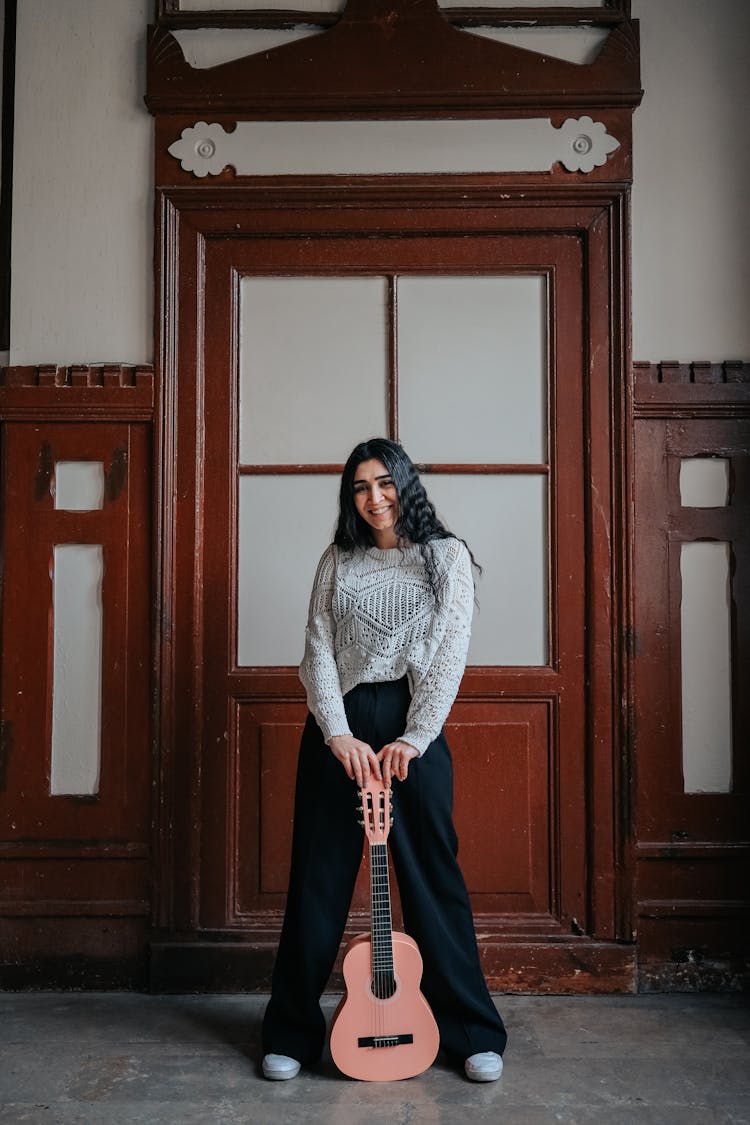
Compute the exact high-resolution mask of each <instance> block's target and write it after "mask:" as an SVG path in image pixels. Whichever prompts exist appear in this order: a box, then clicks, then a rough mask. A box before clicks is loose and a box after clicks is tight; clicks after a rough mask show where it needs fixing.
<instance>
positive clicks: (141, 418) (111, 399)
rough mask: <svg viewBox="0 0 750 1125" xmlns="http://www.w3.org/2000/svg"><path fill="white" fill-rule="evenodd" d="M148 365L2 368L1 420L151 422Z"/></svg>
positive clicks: (151, 387)
mask: <svg viewBox="0 0 750 1125" xmlns="http://www.w3.org/2000/svg"><path fill="white" fill-rule="evenodd" d="M153 413H154V369H153V367H152V366H151V365H150V364H141V365H129V364H116V363H103V364H73V365H71V366H68V367H65V366H59V365H57V364H52V363H48V364H41V365H39V366H33V365H26V366H11V367H2V368H0V420H3V421H15V422H23V421H55V420H66V421H75V420H76V419H79V420H83V421H97V422H105V421H124V422H150V421H151V420H152V418H153Z"/></svg>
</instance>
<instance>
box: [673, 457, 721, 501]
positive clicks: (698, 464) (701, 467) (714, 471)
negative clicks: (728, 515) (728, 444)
mask: <svg viewBox="0 0 750 1125" xmlns="http://www.w3.org/2000/svg"><path fill="white" fill-rule="evenodd" d="M728 499H729V462H728V461H726V460H724V458H722V457H685V458H683V460H682V461H681V462H680V503H681V504H682V506H683V507H684V508H723V507H724V506H725V505H726V503H727V500H728Z"/></svg>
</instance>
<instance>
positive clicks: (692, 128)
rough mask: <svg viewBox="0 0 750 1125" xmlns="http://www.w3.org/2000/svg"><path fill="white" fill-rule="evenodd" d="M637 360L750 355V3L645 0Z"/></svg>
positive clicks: (637, 8) (637, 141) (637, 192)
mask: <svg viewBox="0 0 750 1125" xmlns="http://www.w3.org/2000/svg"><path fill="white" fill-rule="evenodd" d="M633 15H634V16H636V17H638V18H640V20H641V51H642V82H643V86H644V89H645V95H644V99H643V104H642V105H641V107H640V108H639V109H638V110H636V113H635V123H634V167H635V183H634V188H633V355H634V357H635V358H636V359H653V360H658V359H675V360H683V361H684V360H689V359H732V358H736V359H746V358H748V356H750V316H748V307H750V254H749V253H748V247H750V208H748V206H747V185H748V183H749V182H750V145H748V143H747V105H748V102H749V101H750V4H748V3H747V0H659V3H654V0H634V2H633Z"/></svg>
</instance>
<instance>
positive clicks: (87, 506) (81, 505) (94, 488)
mask: <svg viewBox="0 0 750 1125" xmlns="http://www.w3.org/2000/svg"><path fill="white" fill-rule="evenodd" d="M103 507H104V465H103V464H102V462H101V461H57V462H56V463H55V508H56V509H57V510H58V511H65V512H95V511H99V510H101V508H103Z"/></svg>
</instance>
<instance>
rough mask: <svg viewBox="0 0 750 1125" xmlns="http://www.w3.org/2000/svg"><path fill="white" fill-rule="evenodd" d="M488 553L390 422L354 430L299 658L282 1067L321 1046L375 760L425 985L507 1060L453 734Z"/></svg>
mask: <svg viewBox="0 0 750 1125" xmlns="http://www.w3.org/2000/svg"><path fill="white" fill-rule="evenodd" d="M472 562H473V559H472V556H471V552H470V551H469V550H468V548H467V547H466V545H465V544H464V543H463V542H462V541H461V540H460V539H457V538H456V537H455V536H454V535H453V534H452V533H451V532H450V531H448V530H447V528H445V527H444V526H443V524H442V523H441V522H440V520H439V519H438V518H437V515H436V514H435V509H434V507H433V505H432V504H431V502H430V500H429V498H428V496H427V493H426V492H425V489H424V486H423V485H422V483H421V481H420V479H419V476H418V474H417V471H416V469H415V467H414V465H413V464H412V462H411V460H410V458H409V457H408V455H407V454H406V452H405V451H404V450H403V449H402V447H401V446H400V445H398V444H396V443H395V442H393V441H390V440H388V439H386V438H373V439H370V441H367V442H362V443H361V444H360V445H358V446H356V448H355V449H354V450H353V451H352V453H351V454H350V456H349V458H348V460H347V462H346V465H345V466H344V471H343V474H342V477H341V488H340V505H339V522H338V526H337V528H336V533H335V535H334V540H333V543H332V544H331V545H330V546H329V547H328V548H327V549H326V551H325V552H324V554H323V557H322V559H321V560H320V564H319V566H318V571H317V574H316V577H315V582H314V585H313V592H312V597H311V599H310V611H309V616H308V623H307V631H306V636H305V655H304V658H303V661H302V664H301V666H300V678H301V680H302V683H303V685H304V686H305V689H306V692H307V703H308V707H309V715H308V719H307V723H306V725H305V729H304V733H303V735H302V743H301V746H300V755H299V767H298V775H297V795H298V796H297V803H296V808H295V817H294V840H293V845H292V866H291V874H290V881H289V894H288V897H287V907H286V915H285V918H284V926H283V930H282V935H281V942H280V944H279V951H278V956H277V960H276V966H275V969H274V975H273V986H272V996H271V1000H270V1002H269V1005H268V1009H267V1011H266V1016H265V1020H264V1027H263V1043H264V1050H265V1052H266V1056H265V1059H264V1063H263V1072H264V1074H265V1076H266V1078H271V1079H277V1080H279V1079H288V1078H294V1077H295V1076H296V1074H297V1073H298V1072H299V1069H300V1065H301V1064H302V1065H308V1064H310V1063H312V1062H314V1061H316V1059H317V1058H318V1057H319V1056H320V1053H321V1050H322V1047H323V1039H324V1034H325V1022H324V1020H323V1015H322V1013H321V1009H320V996H321V992H322V990H323V988H324V986H325V983H326V981H327V979H328V977H329V975H330V972H331V969H332V968H333V963H334V960H335V957H336V954H337V951H338V948H339V944H340V941H341V937H342V934H343V932H344V926H345V923H346V918H347V913H348V910H349V905H350V903H351V899H352V893H353V890H354V883H355V880H356V877H357V872H358V870H359V865H360V859H361V855H362V842H363V833H362V830H361V829H358V828H357V827H356V825H355V819H354V816H353V815H352V805H353V800H352V799H353V798H354V797H355V793H354V791H353V783H356V785H357V786H358V788H360V789H361V788H363V787H364V786H366V785H367V783H368V781H369V780H370V778H371V777H374V778H377V779H378V781H382V782H384V784H385V786H386V787H388V788H392V789H393V811H394V826H393V831H392V833H391V836H390V842H391V854H392V857H393V863H394V867H395V870H396V875H397V878H398V884H399V889H400V892H401V905H402V910H403V916H404V924H405V927H406V929H407V931H408V933H409V934H410V935H411V936H412V937H413V938H415V939H416V941H417V944H418V945H419V947H420V949H421V953H422V958H423V961H424V976H423V979H422V989H423V992H424V995H425V997H426V998H427V1000H428V1002H429V1004H430V1005H431V1007H432V1009H433V1013H434V1015H435V1019H436V1021H437V1025H438V1028H439V1031H440V1041H441V1045H442V1047H443V1049H444V1050H445V1051H446V1053H447V1054H448V1056H449V1057H450V1058H452V1059H453V1060H454V1061H455V1062H459V1063H461V1064H463V1065H464V1067H465V1072H466V1075H467V1077H469V1078H470V1079H472V1080H473V1081H492V1080H494V1079H496V1078H499V1077H500V1074H501V1072H502V1052H503V1050H504V1048H505V1043H506V1038H507V1036H506V1033H505V1028H504V1027H503V1023H502V1020H501V1019H500V1017H499V1015H498V1014H497V1011H496V1009H495V1006H494V1004H493V1002H492V1000H491V998H490V996H489V993H488V991H487V986H486V984H485V981H484V977H483V976H482V971H481V968H480V964H479V956H478V952H477V944H476V938H475V935H474V927H473V920H472V913H471V907H470V904H469V899H468V895H467V892H466V886H465V883H464V880H463V876H462V874H461V871H460V869H459V867H458V863H457V860H456V854H457V837H456V831H455V828H454V826H453V767H452V761H451V755H450V751H449V749H448V744H447V742H446V740H445V736H444V734H443V724H444V723H445V720H446V719H447V717H448V712H449V711H450V709H451V706H452V705H453V701H454V699H455V697H456V693H457V691H458V687H459V684H460V682H461V677H462V675H463V671H464V666H465V663H466V653H467V649H468V645H469V634H470V631H471V618H472V611H473V602H474V583H473V577H472ZM326 750H328V751H330V753H327V752H326ZM394 781H396V782H398V785H397V786H396V787H395V788H394V787H393V786H392V782H394ZM396 972H397V973H398V965H396ZM404 1038H406V1037H404ZM353 1046H354V1048H356V1046H357V1044H356V1042H355V1043H354V1044H353ZM360 1046H362V1043H361V1042H360ZM398 1046H399V1045H398V1044H389V1045H388V1047H387V1050H386V1051H384V1052H383V1055H382V1065H383V1068H385V1069H384V1072H383V1077H385V1076H387V1075H388V1074H390V1071H389V1070H388V1067H389V1065H390V1064H389V1062H388V1060H387V1058H386V1055H387V1054H388V1052H391V1053H392V1052H394V1051H395V1052H398ZM355 1053H356V1051H355ZM375 1071H376V1072H377V1067H375Z"/></svg>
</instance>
